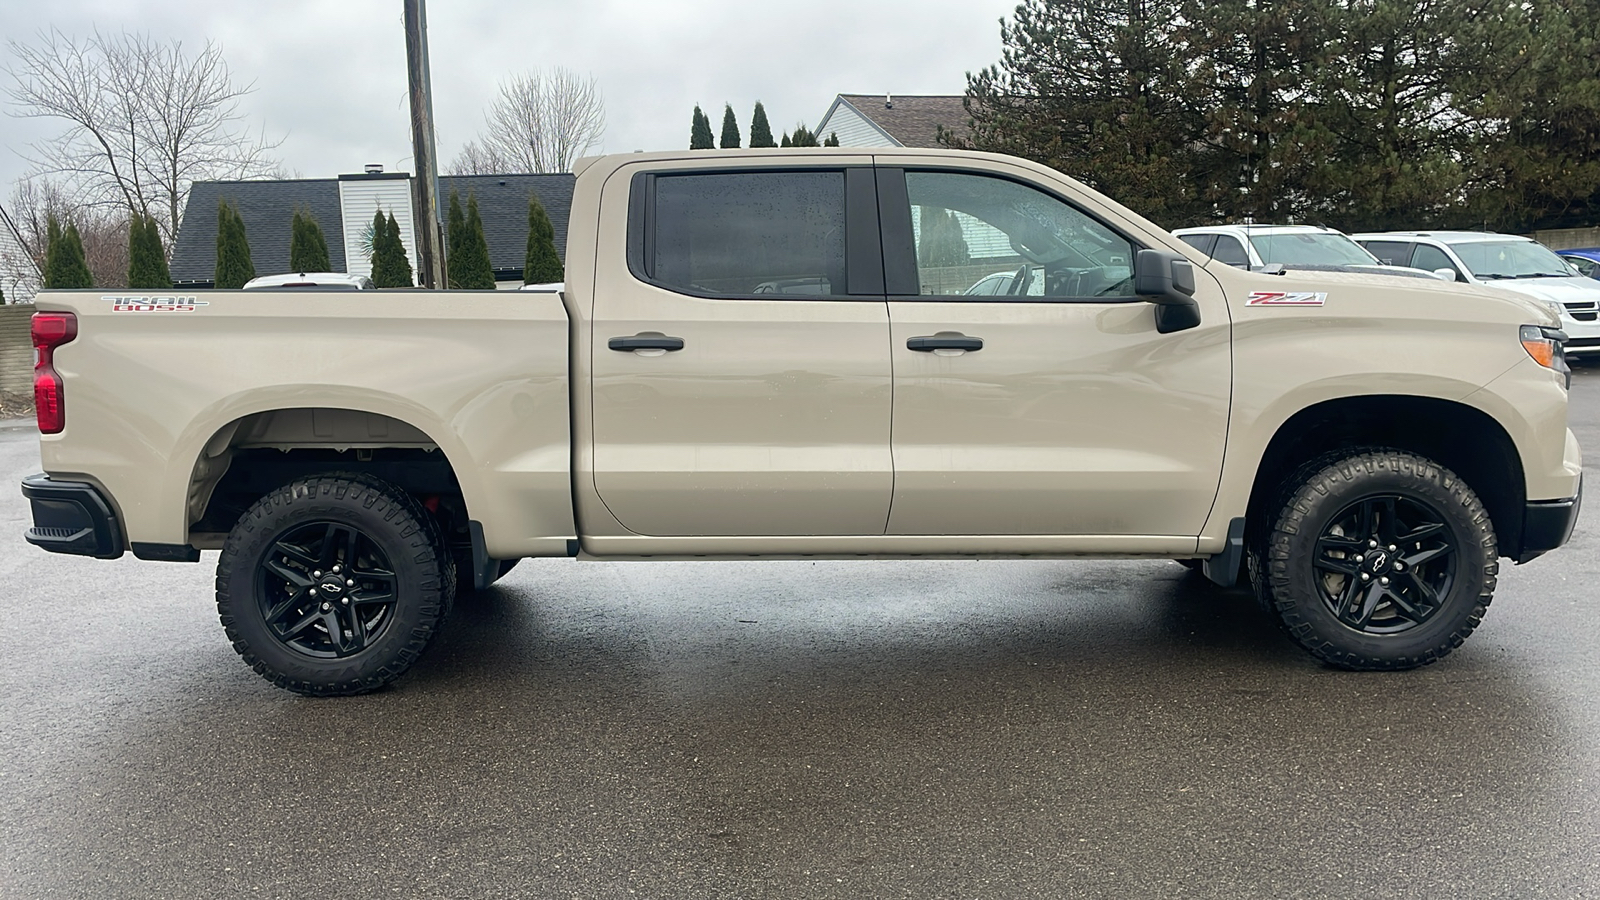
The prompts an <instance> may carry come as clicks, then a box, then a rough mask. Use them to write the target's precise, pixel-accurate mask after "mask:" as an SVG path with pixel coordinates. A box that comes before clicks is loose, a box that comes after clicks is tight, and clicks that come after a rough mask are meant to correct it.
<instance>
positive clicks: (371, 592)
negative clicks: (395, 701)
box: [217, 475, 455, 696]
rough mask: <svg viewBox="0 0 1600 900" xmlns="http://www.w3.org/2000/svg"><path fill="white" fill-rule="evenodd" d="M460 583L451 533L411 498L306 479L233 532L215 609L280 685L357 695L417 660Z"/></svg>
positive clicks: (251, 658) (255, 663)
mask: <svg viewBox="0 0 1600 900" xmlns="http://www.w3.org/2000/svg"><path fill="white" fill-rule="evenodd" d="M453 582H454V569H453V567H452V566H451V564H450V558H449V556H448V554H447V553H446V551H445V547H444V538H443V535H441V534H440V532H439V528H438V525H437V523H436V522H435V521H434V519H433V517H432V516H430V515H428V513H427V511H426V510H424V509H423V508H422V506H421V505H420V504H418V503H417V501H416V500H415V499H414V498H413V497H411V496H410V495H409V494H407V493H405V492H404V491H402V490H400V489H399V488H396V487H394V486H393V485H390V484H388V483H386V482H383V481H380V480H378V479H375V478H370V477H367V476H361V475H338V476H324V477H318V478H307V479H302V480H298V481H294V482H291V483H289V484H287V485H285V486H283V487H281V488H279V489H277V490H276V491H273V492H272V493H270V494H268V495H267V496H265V497H263V498H261V499H260V500H259V501H257V502H256V503H255V505H254V506H252V507H250V509H249V510H247V511H246V512H245V514H244V515H243V516H241V517H240V518H239V522H238V524H236V525H235V526H234V527H233V531H231V532H229V534H228V540H227V542H226V544H225V545H224V546H223V548H222V558H221V560H219V561H218V563H217V613H218V615H219V616H220V617H221V619H222V625H223V627H224V628H225V629H226V630H227V634H228V639H229V640H230V641H232V642H233V648H234V649H235V650H237V651H238V653H239V655H240V656H242V657H244V660H245V662H246V663H248V664H249V665H250V667H251V668H253V669H255V671H256V672H257V673H258V674H259V675H261V677H263V678H265V679H267V680H268V681H271V682H272V683H273V684H276V685H277V686H279V687H281V688H285V689H287V690H291V691H294V692H296V693H300V694H307V695H313V696H330V695H341V694H361V693H366V692H368V691H372V690H376V689H378V688H380V687H382V686H383V685H385V684H388V683H389V682H390V681H393V680H394V679H396V678H398V677H400V675H401V674H403V673H404V672H405V671H406V670H407V669H408V668H410V667H411V664H412V663H414V662H416V660H417V658H418V657H419V656H420V655H421V654H422V651H423V650H424V649H425V648H426V647H427V646H428V642H429V641H430V640H431V639H432V637H433V634H434V632H435V630H437V628H438V626H439V623H440V621H442V620H443V618H444V616H445V613H446V612H447V611H448V608H449V600H450V598H451V597H452V596H453V595H454V591H455V585H454V583H453Z"/></svg>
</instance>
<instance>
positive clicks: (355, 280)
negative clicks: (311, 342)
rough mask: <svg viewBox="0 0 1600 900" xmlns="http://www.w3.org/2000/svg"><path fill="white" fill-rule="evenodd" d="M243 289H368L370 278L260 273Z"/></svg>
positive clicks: (329, 274) (324, 274)
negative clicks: (259, 275) (260, 274)
mask: <svg viewBox="0 0 1600 900" xmlns="http://www.w3.org/2000/svg"><path fill="white" fill-rule="evenodd" d="M244 290H247V291H262V290H275V291H283V290H318V291H370V290H373V287H372V279H371V278H368V277H367V276H365V275H350V274H347V273H345V272H289V273H286V274H283V275H262V276H261V277H260V278H252V279H250V280H249V281H246V282H245V283H244Z"/></svg>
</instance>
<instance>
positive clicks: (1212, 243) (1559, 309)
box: [1173, 225, 1600, 356]
mask: <svg viewBox="0 0 1600 900" xmlns="http://www.w3.org/2000/svg"><path fill="white" fill-rule="evenodd" d="M1173 234H1175V235H1177V236H1178V237H1179V238H1180V239H1182V240H1183V241H1184V242H1185V243H1187V244H1189V245H1190V246H1192V247H1194V248H1195V249H1196V250H1199V251H1200V252H1202V253H1204V254H1206V255H1207V256H1210V257H1211V258H1213V259H1215V260H1217V261H1218V262H1222V263H1226V264H1228V265H1231V266H1237V267H1238V268H1241V269H1250V270H1254V271H1283V270H1285V269H1297V270H1313V271H1319V270H1320V271H1329V270H1335V271H1351V272H1371V273H1374V274H1383V275H1396V276H1401V277H1413V278H1417V277H1420V278H1438V279H1441V280H1444V281H1454V282H1460V283H1464V284H1478V285H1489V286H1491V287H1497V288H1503V289H1506V290H1510V291H1515V292H1517V293H1519V294H1522V295H1524V296H1528V297H1532V298H1534V299H1536V300H1539V301H1542V302H1544V303H1545V304H1547V305H1548V306H1549V307H1550V308H1551V310H1552V311H1554V312H1555V313H1556V314H1557V315H1559V316H1561V326H1562V330H1563V331H1565V332H1566V334H1567V343H1566V348H1565V349H1566V353H1567V355H1568V356H1585V355H1594V354H1600V283H1596V279H1600V248H1596V249H1590V250H1568V251H1562V253H1561V254H1560V255H1558V254H1556V253H1555V252H1553V251H1551V250H1550V249H1548V248H1547V247H1545V246H1544V245H1543V244H1540V243H1538V242H1537V241H1534V240H1532V239H1531V238H1526V237H1522V236H1520V235H1512V234H1492V233H1486V232H1475V231H1392V232H1371V233H1363V234H1354V235H1348V236H1347V235H1344V234H1342V233H1340V232H1338V231H1335V230H1333V229H1331V228H1324V227H1321V226H1316V225H1214V226H1207V227H1201V228H1180V229H1178V230H1177V231H1174V232H1173Z"/></svg>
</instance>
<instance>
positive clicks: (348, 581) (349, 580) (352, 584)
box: [344, 578, 356, 587]
mask: <svg viewBox="0 0 1600 900" xmlns="http://www.w3.org/2000/svg"><path fill="white" fill-rule="evenodd" d="M344 586H345V587H355V586H356V580H355V579H354V578H346V579H345V580H344Z"/></svg>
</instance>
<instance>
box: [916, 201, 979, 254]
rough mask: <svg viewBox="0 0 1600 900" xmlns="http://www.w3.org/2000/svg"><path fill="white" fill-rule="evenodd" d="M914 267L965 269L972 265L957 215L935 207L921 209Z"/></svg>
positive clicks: (965, 238)
mask: <svg viewBox="0 0 1600 900" xmlns="http://www.w3.org/2000/svg"><path fill="white" fill-rule="evenodd" d="M917 224H918V231H920V232H921V237H920V239H919V240H918V241H917V264H918V265H921V266H928V267H931V266H964V265H966V264H968V263H970V262H972V253H971V251H970V250H969V249H968V247H967V237H966V235H965V234H963V233H962V231H961V221H960V220H959V219H957V218H956V214H955V213H953V212H951V211H950V210H947V209H939V208H938V207H932V206H924V207H921V215H920V216H919V217H918V223H917Z"/></svg>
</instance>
